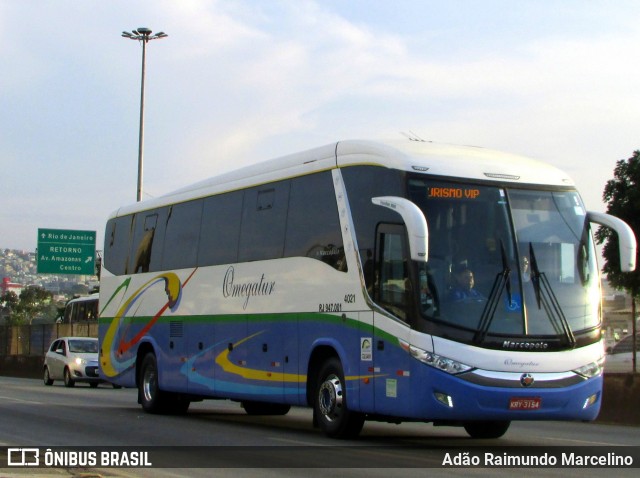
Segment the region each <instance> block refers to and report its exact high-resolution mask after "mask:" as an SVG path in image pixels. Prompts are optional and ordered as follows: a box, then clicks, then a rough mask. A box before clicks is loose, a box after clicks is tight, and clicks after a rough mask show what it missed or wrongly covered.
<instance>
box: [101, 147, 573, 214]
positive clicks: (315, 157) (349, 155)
mask: <svg viewBox="0 0 640 478" xmlns="http://www.w3.org/2000/svg"><path fill="white" fill-rule="evenodd" d="M355 165H378V166H383V167H388V168H393V169H399V170H403V171H411V172H418V173H425V174H428V175H432V176H442V177H447V178H460V179H476V180H483V181H492V180H493V181H500V182H502V183H514V184H528V185H544V186H560V187H571V186H574V182H573V181H572V180H571V179H570V178H569V176H568V175H567V174H566V173H564V172H563V171H561V170H560V169H557V168H555V167H553V166H551V165H549V164H546V163H543V162H539V161H535V160H533V159H530V158H527V157H523V156H518V155H513V154H508V153H504V152H499V151H495V150H490V149H485V148H481V147H475V146H455V145H449V144H441V143H433V142H430V141H421V140H412V139H404V140H394V141H386V142H376V141H366V140H347V141H340V142H337V143H331V144H328V145H325V146H321V147H318V148H314V149H310V150H307V151H302V152H299V153H294V154H290V155H287V156H283V157H279V158H274V159H270V160H267V161H264V162H261V163H257V164H254V165H250V166H245V167H243V168H239V169H236V170H233V171H230V172H227V173H223V174H220V175H218V176H214V177H211V178H209V179H205V180H203V181H200V182H197V183H195V184H192V185H189V186H186V187H184V188H181V189H178V190H176V191H173V192H171V193H168V194H166V195H164V196H160V197H158V198H154V199H150V200H148V201H144V202H142V203H134V204H132V205H130V206H125V207H123V208H121V209H119V210H118V211H115V212H114V213H113V214H112V216H111V217H115V216H120V215H124V214H129V213H132V212H136V211H141V210H147V209H152V208H155V207H160V206H164V205H167V204H174V203H180V202H184V201H188V200H191V199H196V198H199V197H205V196H208V195H212V194H218V193H222V192H228V191H233V190H237V189H242V188H246V187H250V186H255V185H259V184H264V183H269V182H273V181H278V180H281V179H286V178H291V177H295V176H301V175H304V174H309V173H312V172H316V171H322V170H328V169H334V168H336V167H339V168H340V167H347V166H355Z"/></svg>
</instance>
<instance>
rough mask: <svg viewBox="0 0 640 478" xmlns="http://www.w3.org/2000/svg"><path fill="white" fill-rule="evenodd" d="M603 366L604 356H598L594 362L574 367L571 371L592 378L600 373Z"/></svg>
mask: <svg viewBox="0 0 640 478" xmlns="http://www.w3.org/2000/svg"><path fill="white" fill-rule="evenodd" d="M603 367H604V357H600V358H599V359H598V360H597V361H596V362H591V363H589V364H587V365H583V366H582V367H580V368H577V369H575V370H574V371H573V372H575V373H577V374H578V375H582V376H583V377H585V378H593V377H597V376H598V375H600V374H602V371H603Z"/></svg>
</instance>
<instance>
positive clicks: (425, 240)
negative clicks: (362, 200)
mask: <svg viewBox="0 0 640 478" xmlns="http://www.w3.org/2000/svg"><path fill="white" fill-rule="evenodd" d="M371 202H372V203H373V204H375V205H377V206H382V207H386V208H388V209H391V210H393V211H395V212H397V213H398V214H400V216H401V217H402V219H403V221H404V223H405V225H406V226H407V234H408V236H409V251H410V254H411V259H413V260H414V261H419V262H427V260H428V259H429V227H428V226H427V220H426V219H425V217H424V214H423V213H422V211H421V210H420V208H419V207H418V206H416V205H415V204H414V203H412V202H411V201H409V200H408V199H405V198H401V197H396V196H381V197H375V198H372V199H371Z"/></svg>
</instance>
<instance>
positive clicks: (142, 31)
mask: <svg viewBox="0 0 640 478" xmlns="http://www.w3.org/2000/svg"><path fill="white" fill-rule="evenodd" d="M151 33H152V31H151V30H150V29H148V28H144V27H142V28H138V29H137V30H133V31H132V32H122V36H123V37H124V38H128V39H130V40H138V41H139V42H140V43H141V44H142V80H141V82H140V83H141V86H140V134H139V136H138V194H137V200H138V201H142V164H143V161H142V157H143V150H144V73H145V56H146V52H147V43H149V42H150V41H151V40H158V39H160V38H166V37H168V36H169V35H167V34H166V33H165V32H158V33H156V34H155V35H152V34H151Z"/></svg>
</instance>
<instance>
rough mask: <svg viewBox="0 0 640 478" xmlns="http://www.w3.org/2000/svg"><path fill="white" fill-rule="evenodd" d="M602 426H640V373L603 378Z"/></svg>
mask: <svg viewBox="0 0 640 478" xmlns="http://www.w3.org/2000/svg"><path fill="white" fill-rule="evenodd" d="M43 362H44V358H43V357H40V356H36V355H29V356H26V355H7V356H2V357H0V376H7V377H23V378H42V365H43ZM597 421H598V422H600V423H612V424H617V425H634V426H640V374H632V373H624V374H623V373H613V374H605V376H604V391H603V394H602V407H601V409H600V415H599V416H598V419H597Z"/></svg>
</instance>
